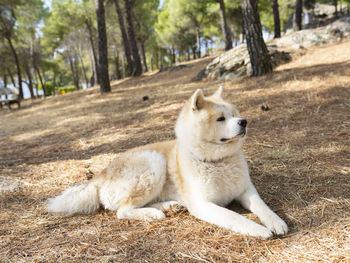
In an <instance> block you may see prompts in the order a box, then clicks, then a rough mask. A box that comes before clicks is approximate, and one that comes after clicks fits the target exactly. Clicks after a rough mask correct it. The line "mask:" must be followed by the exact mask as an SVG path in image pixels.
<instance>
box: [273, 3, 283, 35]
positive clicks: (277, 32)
mask: <svg viewBox="0 0 350 263" xmlns="http://www.w3.org/2000/svg"><path fill="white" fill-rule="evenodd" d="M272 10H273V21H274V29H275V38H280V37H281V22H280V12H279V10H278V0H272Z"/></svg>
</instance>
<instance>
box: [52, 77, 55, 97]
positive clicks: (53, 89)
mask: <svg viewBox="0 0 350 263" xmlns="http://www.w3.org/2000/svg"><path fill="white" fill-rule="evenodd" d="M52 95H53V96H56V72H55V71H54V72H53V78H52Z"/></svg>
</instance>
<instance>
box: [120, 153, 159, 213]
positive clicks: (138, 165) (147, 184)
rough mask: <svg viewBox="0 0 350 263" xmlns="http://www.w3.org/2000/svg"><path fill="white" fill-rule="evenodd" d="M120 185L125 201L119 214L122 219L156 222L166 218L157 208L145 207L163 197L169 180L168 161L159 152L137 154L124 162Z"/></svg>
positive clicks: (122, 202) (122, 200) (122, 201)
mask: <svg viewBox="0 0 350 263" xmlns="http://www.w3.org/2000/svg"><path fill="white" fill-rule="evenodd" d="M125 166H126V167H127V168H125V169H123V171H122V172H121V177H122V179H121V180H120V182H119V187H120V189H119V190H120V192H122V193H123V194H122V195H123V197H122V198H121V200H120V205H119V207H118V209H117V210H118V211H117V217H118V218H120V219H138V220H153V219H160V218H164V217H165V215H164V213H163V212H162V211H161V210H160V209H157V208H154V207H144V206H145V205H147V204H148V203H151V202H152V201H153V200H155V199H156V198H157V197H158V196H159V194H160V193H161V191H162V189H163V186H164V182H165V178H166V160H165V157H164V156H163V155H162V154H161V153H159V152H156V151H144V152H139V153H134V154H132V156H130V157H129V158H128V160H127V161H126V162H125Z"/></svg>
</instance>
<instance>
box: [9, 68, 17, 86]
mask: <svg viewBox="0 0 350 263" xmlns="http://www.w3.org/2000/svg"><path fill="white" fill-rule="evenodd" d="M7 73H8V74H9V76H10V79H11V82H12V85H13V86H14V87H16V81H15V78H14V77H13V75H12V72H11V71H10V69H7Z"/></svg>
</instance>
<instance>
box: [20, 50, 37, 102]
mask: <svg viewBox="0 0 350 263" xmlns="http://www.w3.org/2000/svg"><path fill="white" fill-rule="evenodd" d="M27 54H28V53H25V54H23V59H24V70H25V72H26V74H27V77H28V82H29V83H28V89H29V92H30V97H31V98H32V99H33V98H35V96H34V91H33V77H32V73H31V72H30V66H29V60H28V57H27Z"/></svg>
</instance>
